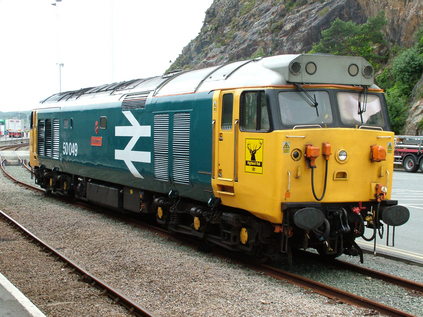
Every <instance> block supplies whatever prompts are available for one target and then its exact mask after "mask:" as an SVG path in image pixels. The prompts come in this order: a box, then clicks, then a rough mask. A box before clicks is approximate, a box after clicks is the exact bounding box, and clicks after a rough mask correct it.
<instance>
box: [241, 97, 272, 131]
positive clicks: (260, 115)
mask: <svg viewBox="0 0 423 317" xmlns="http://www.w3.org/2000/svg"><path fill="white" fill-rule="evenodd" d="M241 130H243V131H261V132H266V131H269V130H270V120H269V112H268V106H267V98H266V94H265V92H264V91H246V92H244V93H242V95H241Z"/></svg>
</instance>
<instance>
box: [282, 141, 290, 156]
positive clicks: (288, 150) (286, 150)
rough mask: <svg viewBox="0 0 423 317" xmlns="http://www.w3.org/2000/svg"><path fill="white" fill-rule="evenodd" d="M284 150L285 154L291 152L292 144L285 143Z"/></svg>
mask: <svg viewBox="0 0 423 317" xmlns="http://www.w3.org/2000/svg"><path fill="white" fill-rule="evenodd" d="M282 149H283V152H284V153H285V154H287V153H289V152H291V144H290V143H289V142H283V144H282Z"/></svg>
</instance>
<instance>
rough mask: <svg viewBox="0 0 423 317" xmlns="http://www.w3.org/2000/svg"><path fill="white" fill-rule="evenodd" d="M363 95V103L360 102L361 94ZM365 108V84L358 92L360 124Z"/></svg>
mask: <svg viewBox="0 0 423 317" xmlns="http://www.w3.org/2000/svg"><path fill="white" fill-rule="evenodd" d="M362 94H363V95H364V96H363V103H361V95H362ZM366 110H367V86H363V90H362V91H360V93H359V94H358V114H359V115H360V120H361V124H363V123H364V122H363V113H365V112H366Z"/></svg>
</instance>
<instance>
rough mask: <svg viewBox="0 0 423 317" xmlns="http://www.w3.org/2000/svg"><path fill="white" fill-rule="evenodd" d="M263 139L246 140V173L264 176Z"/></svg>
mask: <svg viewBox="0 0 423 317" xmlns="http://www.w3.org/2000/svg"><path fill="white" fill-rule="evenodd" d="M263 146H264V141H263V139H245V171H246V172H247V173H256V174H263Z"/></svg>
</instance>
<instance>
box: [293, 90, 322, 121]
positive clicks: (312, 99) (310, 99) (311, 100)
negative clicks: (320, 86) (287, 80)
mask: <svg viewBox="0 0 423 317" xmlns="http://www.w3.org/2000/svg"><path fill="white" fill-rule="evenodd" d="M294 86H295V87H296V88H297V89H298V90H299V91H301V92H302V93H304V95H305V96H306V97H307V98H306V99H305V100H306V101H307V103H308V104H309V105H310V106H312V107H313V108H315V109H316V115H317V116H319V108H318V106H319V104H318V102H317V100H316V95H313V96H311V95H310V94H309V92H308V91H307V90H305V89H304V88H303V87H302V86H301V85H300V84H294Z"/></svg>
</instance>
